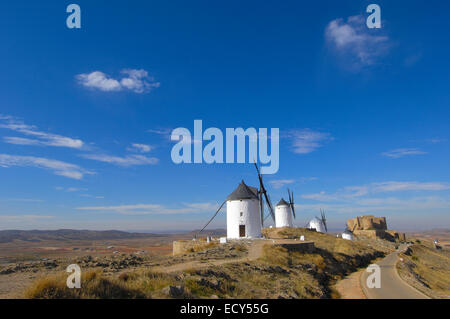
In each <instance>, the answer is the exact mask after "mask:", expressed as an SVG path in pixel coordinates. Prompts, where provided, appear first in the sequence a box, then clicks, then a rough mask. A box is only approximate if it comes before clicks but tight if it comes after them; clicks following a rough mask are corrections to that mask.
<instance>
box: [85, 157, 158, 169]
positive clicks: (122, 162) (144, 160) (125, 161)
mask: <svg viewBox="0 0 450 319" xmlns="http://www.w3.org/2000/svg"><path fill="white" fill-rule="evenodd" d="M81 156H82V157H84V158H87V159H91V160H94V161H99V162H104V163H110V164H115V165H119V166H125V167H128V166H135V165H155V164H157V163H158V161H159V160H158V159H157V158H155V157H147V156H144V155H127V156H125V157H120V156H112V155H106V154H83V155H81Z"/></svg>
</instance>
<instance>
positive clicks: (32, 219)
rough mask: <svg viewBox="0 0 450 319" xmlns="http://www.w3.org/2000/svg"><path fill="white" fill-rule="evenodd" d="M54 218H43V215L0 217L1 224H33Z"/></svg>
mask: <svg viewBox="0 0 450 319" xmlns="http://www.w3.org/2000/svg"><path fill="white" fill-rule="evenodd" d="M52 218H54V216H43V215H12V216H11V215H0V222H1V223H11V222H35V221H37V220H43V219H44V220H47V219H52Z"/></svg>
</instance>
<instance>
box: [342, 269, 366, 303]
mask: <svg viewBox="0 0 450 319" xmlns="http://www.w3.org/2000/svg"><path fill="white" fill-rule="evenodd" d="M364 271H365V269H363V270H360V271H357V272H354V273H352V274H350V275H348V276H346V277H345V278H344V279H342V280H340V281H339V282H338V283H337V284H336V285H335V286H334V288H335V289H336V290H337V292H338V293H339V295H340V296H341V298H342V299H366V295H365V294H364V292H363V290H362V288H361V285H360V277H361V274H362V273H363V272H364Z"/></svg>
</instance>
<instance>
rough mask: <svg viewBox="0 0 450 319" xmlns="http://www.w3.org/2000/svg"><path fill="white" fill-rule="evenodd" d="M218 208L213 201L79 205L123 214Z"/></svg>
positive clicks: (211, 210)
mask: <svg viewBox="0 0 450 319" xmlns="http://www.w3.org/2000/svg"><path fill="white" fill-rule="evenodd" d="M217 208H218V206H217V204H213V203H183V204H182V205H181V207H168V206H165V205H160V204H132V205H118V206H87V207H78V208H77V209H79V210H85V211H99V212H113V213H118V214H122V215H167V214H169V215H171V214H188V213H205V212H207V213H209V212H214V211H216V210H217Z"/></svg>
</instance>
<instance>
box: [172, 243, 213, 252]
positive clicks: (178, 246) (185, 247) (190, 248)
mask: <svg viewBox="0 0 450 319" xmlns="http://www.w3.org/2000/svg"><path fill="white" fill-rule="evenodd" d="M215 244H217V242H215V243H212V242H211V243H207V242H206V241H205V240H177V241H174V242H173V244H172V253H173V255H174V256H175V255H182V254H186V253H191V252H194V251H200V250H203V249H206V248H208V247H210V246H214V245H215Z"/></svg>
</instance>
